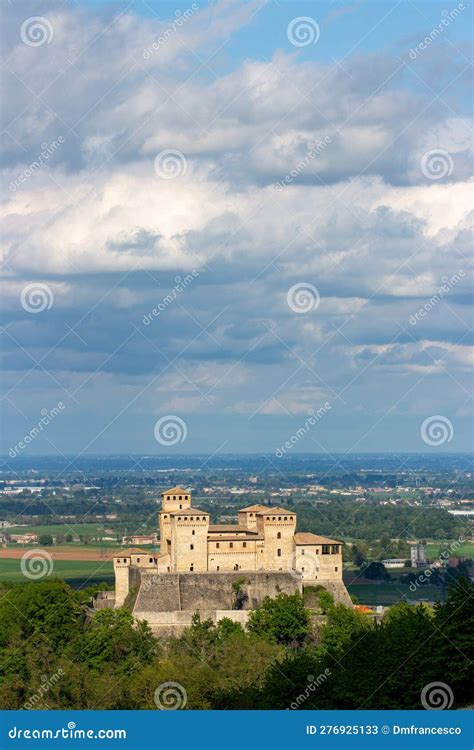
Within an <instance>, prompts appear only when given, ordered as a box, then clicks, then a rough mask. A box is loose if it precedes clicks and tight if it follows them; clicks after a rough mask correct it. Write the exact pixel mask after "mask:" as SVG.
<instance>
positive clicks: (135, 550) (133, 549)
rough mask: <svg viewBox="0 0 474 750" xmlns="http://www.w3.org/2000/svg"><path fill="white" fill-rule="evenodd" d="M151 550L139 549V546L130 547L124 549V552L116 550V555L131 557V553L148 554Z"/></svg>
mask: <svg viewBox="0 0 474 750" xmlns="http://www.w3.org/2000/svg"><path fill="white" fill-rule="evenodd" d="M148 554H150V552H149V550H144V549H138V547H129V549H124V550H123V552H116V553H115V555H114V557H130V555H148Z"/></svg>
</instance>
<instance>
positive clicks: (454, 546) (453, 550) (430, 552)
mask: <svg viewBox="0 0 474 750" xmlns="http://www.w3.org/2000/svg"><path fill="white" fill-rule="evenodd" d="M445 549H449V550H450V557H470V558H471V559H474V544H472V542H464V544H458V542H457V541H456V540H454V539H453V540H452V541H449V542H437V541H432V542H428V543H427V545H426V556H427V558H428V559H429V560H435V559H436V558H437V557H439V554H440V552H442V551H443V550H445Z"/></svg>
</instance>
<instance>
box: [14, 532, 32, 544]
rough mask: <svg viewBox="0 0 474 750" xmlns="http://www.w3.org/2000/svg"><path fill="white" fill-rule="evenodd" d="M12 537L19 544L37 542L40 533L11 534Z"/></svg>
mask: <svg viewBox="0 0 474 750" xmlns="http://www.w3.org/2000/svg"><path fill="white" fill-rule="evenodd" d="M10 539H11V541H12V542H16V543H17V544H36V543H37V542H38V534H10Z"/></svg>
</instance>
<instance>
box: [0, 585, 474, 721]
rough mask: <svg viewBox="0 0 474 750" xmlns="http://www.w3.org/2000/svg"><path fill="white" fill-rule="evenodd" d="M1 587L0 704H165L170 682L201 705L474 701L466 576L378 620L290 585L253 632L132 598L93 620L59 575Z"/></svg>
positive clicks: (263, 611)
mask: <svg viewBox="0 0 474 750" xmlns="http://www.w3.org/2000/svg"><path fill="white" fill-rule="evenodd" d="M0 593H1V598H0V708H7V709H13V708H30V709H31V708H51V709H59V708H77V709H93V708H96V709H97V708H104V709H134V708H143V709H147V708H151V709H154V708H156V704H155V699H154V696H155V691H156V689H157V688H158V687H159V686H160V685H162V684H163V683H165V682H168V681H173V682H176V683H179V684H180V685H181V686H182V687H183V689H184V690H185V691H186V694H187V703H186V708H190V709H211V708H216V709H238V708H243V709H255V708H259V709H285V708H305V709H311V708H329V709H336V708H375V709H381V708H421V704H420V694H421V691H422V689H423V687H424V686H425V685H427V684H428V683H430V682H435V681H442V682H444V683H446V684H447V685H449V687H450V689H451V690H452V691H453V694H454V700H455V705H458V706H462V705H466V704H468V703H469V702H472V700H473V695H472V687H471V686H472V684H473V681H472V676H473V675H472V666H471V665H472V658H473V650H474V627H473V624H474V597H473V586H472V584H471V583H470V582H469V581H468V580H467V579H466V578H463V577H462V578H460V579H459V580H458V581H457V582H456V583H455V585H453V586H452V588H451V589H450V591H449V595H448V598H447V601H446V603H445V604H444V605H436V606H435V608H434V610H432V609H429V608H428V607H426V606H423V605H419V606H416V607H415V606H410V605H407V604H403V603H402V604H398V605H395V606H394V607H392V608H391V609H390V611H389V612H388V614H386V616H385V617H384V619H383V620H382V621H381V622H378V623H375V622H374V621H373V619H372V618H370V617H368V616H367V615H364V614H361V613H359V612H358V611H356V610H354V609H350V608H348V607H345V606H343V605H340V604H336V605H335V604H334V603H333V602H332V601H331V600H330V598H328V596H327V592H320V600H321V607H320V612H321V611H324V612H325V614H324V615H322V614H317V613H316V611H314V610H313V611H310V610H308V609H306V607H305V606H304V603H303V600H302V599H301V598H300V597H299V596H298V595H293V596H287V595H284V594H280V595H279V596H278V597H277V598H276V599H273V600H271V599H267V600H265V601H264V602H263V603H262V604H261V605H260V607H258V608H257V609H256V610H255V611H254V612H252V614H251V616H250V621H249V627H248V629H247V630H245V631H244V630H243V629H242V627H241V626H240V625H239V624H237V623H235V622H233V621H231V620H229V619H224V620H222V621H220V622H219V623H218V625H217V626H216V625H214V624H213V623H212V622H211V621H209V620H204V621H203V620H201V618H200V617H199V615H197V614H196V615H195V616H194V618H193V623H192V626H191V627H189V628H187V629H186V630H185V631H184V632H183V633H182V635H180V636H178V637H170V638H167V639H157V638H155V637H153V635H152V633H151V631H150V629H149V627H148V625H147V624H146V623H143V622H142V623H138V624H136V623H134V620H133V617H132V615H131V613H130V612H129V611H128V610H127V609H125V608H124V609H119V610H110V609H105V610H102V611H99V612H98V613H96V614H95V615H94V617H93V618H92V619H91V618H90V616H89V613H88V610H87V608H86V607H85V605H84V600H85V596H84V594H83V593H82V594H79V593H78V592H75V591H73V590H72V589H71V588H70V587H69V586H67V585H66V584H65V583H64V582H62V581H59V580H48V581H44V582H41V583H29V584H20V585H13V586H9V585H6V584H5V585H4V586H3V587H2V590H1V591H0ZM313 594H314V596H317V594H318V591H317V590H316V589H315V591H314V592H313Z"/></svg>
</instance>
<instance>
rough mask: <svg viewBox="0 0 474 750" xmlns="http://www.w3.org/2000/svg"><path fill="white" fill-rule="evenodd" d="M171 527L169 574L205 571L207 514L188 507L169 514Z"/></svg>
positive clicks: (207, 530) (207, 531) (207, 529)
mask: <svg viewBox="0 0 474 750" xmlns="http://www.w3.org/2000/svg"><path fill="white" fill-rule="evenodd" d="M169 517H170V526H171V542H170V561H171V563H170V564H171V572H172V573H176V572H178V573H179V572H183V573H184V572H204V571H206V570H207V537H208V533H209V513H206V512H205V511H203V510H200V509H199V508H192V507H189V508H187V509H183V510H174V511H171V512H170V513H169Z"/></svg>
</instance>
